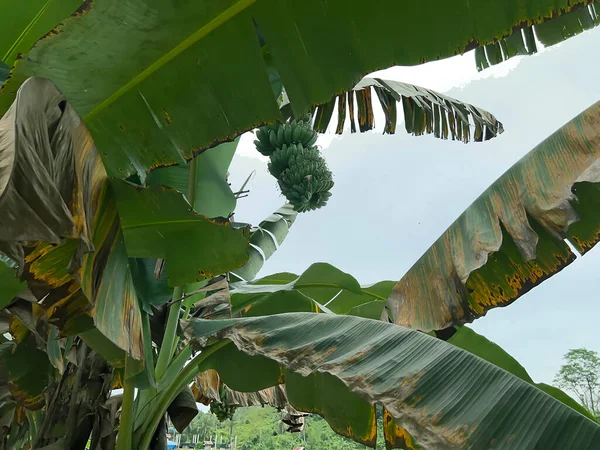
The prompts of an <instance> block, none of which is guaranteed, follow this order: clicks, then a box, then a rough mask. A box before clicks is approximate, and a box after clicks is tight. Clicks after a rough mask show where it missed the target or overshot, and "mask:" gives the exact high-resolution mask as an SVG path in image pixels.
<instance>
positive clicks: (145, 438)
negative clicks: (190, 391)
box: [117, 340, 230, 450]
mask: <svg viewBox="0 0 600 450" xmlns="http://www.w3.org/2000/svg"><path fill="white" fill-rule="evenodd" d="M229 343H230V341H228V340H222V341H219V342H217V343H216V344H214V345H211V346H210V347H208V348H206V349H204V350H202V352H201V353H199V354H198V355H196V356H195V357H194V358H193V359H192V360H191V361H190V363H189V364H188V365H187V366H185V367H184V368H183V370H182V371H181V372H179V375H177V377H176V378H175V379H174V380H173V382H172V383H171V384H170V386H169V387H168V388H166V389H165V390H164V391H163V392H162V393H160V394H159V398H158V401H157V403H156V406H155V407H154V408H153V410H152V412H151V413H150V414H149V416H148V417H149V419H150V422H149V423H148V424H147V425H146V427H145V429H144V433H143V435H142V441H141V444H140V446H139V447H138V448H139V449H140V450H147V449H148V448H149V446H150V441H151V440H152V436H154V432H155V431H156V427H157V426H158V424H159V423H160V419H161V417H162V416H163V415H164V414H165V412H166V411H167V408H168V407H169V405H170V404H171V402H172V401H173V400H174V399H175V397H177V395H178V394H179V393H180V392H181V390H182V389H183V388H184V387H185V386H186V384H187V383H189V381H190V379H191V378H192V377H193V376H194V375H195V372H196V371H197V370H198V366H199V365H200V363H202V362H203V361H204V360H205V359H206V358H208V357H209V356H210V355H212V354H213V353H214V352H216V351H217V350H219V349H221V348H222V347H224V346H225V345H227V344H229ZM117 450H120V449H117Z"/></svg>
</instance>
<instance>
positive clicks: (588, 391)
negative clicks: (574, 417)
mask: <svg viewBox="0 0 600 450" xmlns="http://www.w3.org/2000/svg"><path fill="white" fill-rule="evenodd" d="M563 358H564V360H565V364H564V365H562V366H561V368H560V370H559V371H558V373H557V374H556V376H555V377H554V383H556V385H558V386H559V387H561V388H562V389H567V390H569V391H571V392H573V393H574V394H576V395H577V397H578V398H579V401H580V402H581V403H582V404H583V406H585V407H586V408H587V409H588V410H589V411H590V412H592V414H595V415H596V416H600V356H598V353H597V352H595V351H592V350H587V349H585V348H577V349H572V350H569V351H568V352H567V353H566V354H565V355H564V357H563Z"/></svg>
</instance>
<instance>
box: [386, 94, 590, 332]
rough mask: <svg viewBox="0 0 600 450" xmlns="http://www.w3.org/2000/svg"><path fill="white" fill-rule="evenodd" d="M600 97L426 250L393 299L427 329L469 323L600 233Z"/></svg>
mask: <svg viewBox="0 0 600 450" xmlns="http://www.w3.org/2000/svg"><path fill="white" fill-rule="evenodd" d="M599 157H600V102H598V103H596V104H594V105H592V106H591V107H589V108H588V109H587V110H585V111H583V112H582V113H581V114H579V115H578V116H577V117H575V118H574V119H572V120H571V121H570V122H568V123H567V124H566V125H564V126H563V127H562V128H560V129H559V130H558V131H556V132H555V133H553V134H552V135H551V136H549V137H548V138H547V139H546V140H544V141H543V142H542V143H541V144H539V145H538V146H537V147H536V148H535V149H533V150H532V151H531V152H529V154H527V155H526V156H525V157H523V158H522V159H521V160H520V161H518V162H517V163H516V164H515V165H514V166H512V167H511V168H510V169H509V170H508V171H507V172H506V173H504V175H502V176H501V177H500V178H499V179H498V180H497V181H496V182H494V183H493V184H492V185H491V186H490V187H489V188H488V189H487V190H486V191H485V192H484V193H483V194H482V195H481V196H480V197H479V198H478V199H477V200H475V202H474V203H473V204H472V205H471V206H469V208H467V210H466V211H465V212H463V213H462V214H461V216H460V217H459V218H458V219H457V220H456V221H455V222H454V223H453V224H452V225H451V226H450V227H449V228H448V229H447V230H446V231H445V232H444V234H443V235H442V236H441V237H440V238H439V239H438V240H437V241H436V242H435V243H434V244H433V245H432V247H431V248H430V249H429V250H427V252H425V254H424V255H423V256H422V257H421V258H420V259H419V260H418V261H417V262H416V263H415V265H413V266H412V267H411V268H410V270H409V271H408V272H407V273H406V275H404V276H403V277H402V279H401V280H400V281H399V282H398V283H397V285H396V286H395V287H394V290H393V292H392V294H391V295H390V297H389V298H388V300H387V304H386V308H387V309H388V311H389V313H390V315H391V318H392V320H393V321H394V322H395V323H397V324H399V325H404V326H408V327H411V328H416V329H419V330H422V331H431V330H439V329H443V328H447V327H449V326H451V325H460V324H464V323H466V322H471V321H473V320H474V319H476V318H477V317H480V316H482V315H484V314H485V313H486V311H488V310H489V309H491V308H495V307H498V306H505V305H508V304H510V303H512V302H513V301H514V300H516V299H517V298H518V297H520V296H521V295H523V294H524V293H526V292H527V291H529V290H530V289H532V288H533V287H535V286H536V285H538V284H539V283H541V282H542V281H544V280H545V279H546V278H548V277H550V276H552V275H553V274H555V273H557V272H559V271H560V270H561V269H563V268H564V267H565V266H567V265H568V264H570V263H571V262H573V261H574V260H575V254H574V253H573V252H572V251H571V250H570V248H569V246H568V245H567V244H566V243H565V242H564V241H563V239H565V238H566V239H568V240H569V242H570V243H571V244H572V245H573V247H574V248H575V249H576V250H577V251H578V252H580V253H585V252H587V251H588V250H590V249H591V248H592V247H593V246H594V245H595V244H596V242H597V241H598V238H599V236H600V233H599V231H598V230H599V228H600V214H599V211H600V210H599V208H598V201H599V200H598V199H600V195H599V189H600V185H599V184H598V182H599V181H600V179H599V178H598V174H599V172H598V164H599V163H600V160H599Z"/></svg>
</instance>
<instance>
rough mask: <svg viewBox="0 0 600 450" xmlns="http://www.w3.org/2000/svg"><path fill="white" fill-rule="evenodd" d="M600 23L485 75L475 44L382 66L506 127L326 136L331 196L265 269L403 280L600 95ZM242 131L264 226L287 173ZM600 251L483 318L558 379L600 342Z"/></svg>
mask: <svg viewBox="0 0 600 450" xmlns="http://www.w3.org/2000/svg"><path fill="white" fill-rule="evenodd" d="M598 44H600V30H599V29H597V30H593V31H589V32H587V33H584V34H583V35H581V36H578V37H576V38H572V39H570V40H569V41H567V42H565V43H563V44H561V45H559V46H555V47H552V48H550V49H546V50H544V51H543V52H542V53H540V54H538V55H535V56H530V57H522V58H515V59H513V60H510V61H508V62H506V63H503V64H501V65H500V66H497V67H494V68H492V69H490V70H487V71H484V72H482V73H479V74H478V73H477V71H476V70H475V63H474V56H473V54H472V53H469V54H467V55H464V56H461V57H456V58H451V59H449V60H444V61H440V62H436V63H430V64H426V65H423V66H418V67H414V68H393V69H388V70H386V71H384V72H379V73H378V74H377V75H378V76H379V77H381V78H388V79H395V80H398V81H405V82H410V83H414V84H418V85H421V86H425V87H428V88H431V89H436V90H438V91H442V92H445V93H446V94H447V95H449V96H451V97H455V98H458V99H460V100H463V101H466V102H470V103H473V104H474V105H476V106H479V107H481V108H484V109H486V110H488V111H490V112H492V113H493V114H495V115H496V117H497V118H498V119H499V120H500V121H502V122H503V124H504V128H505V130H506V131H505V132H504V134H502V135H501V136H500V137H498V138H496V139H494V140H492V141H489V142H485V143H470V144H468V145H465V144H462V143H458V142H453V141H442V140H438V139H434V138H433V137H430V136H422V137H413V136H409V135H407V134H406V133H405V132H404V131H403V125H402V124H399V127H398V128H399V129H400V130H401V132H400V133H398V134H397V135H394V136H388V135H386V136H383V135H381V130H382V125H383V124H382V123H381V121H379V130H378V131H375V132H369V133H365V134H350V133H347V134H345V135H343V136H342V137H333V136H324V138H321V139H320V140H319V143H320V144H321V145H322V147H323V149H322V150H323V154H324V155H325V157H326V159H327V162H328V165H329V167H330V169H331V170H332V172H333V174H334V181H335V187H334V188H333V191H332V193H333V195H332V197H331V200H330V202H329V204H328V205H327V206H326V207H325V208H322V209H320V210H318V211H314V212H310V213H307V214H302V215H300V217H299V218H298V219H297V221H296V223H295V224H294V226H293V227H292V229H291V232H290V234H289V235H288V237H287V239H286V241H285V242H284V244H283V245H282V247H281V248H280V249H279V250H278V251H277V252H276V253H275V254H274V255H273V257H272V258H271V259H270V260H269V261H268V262H267V264H265V267H264V268H263V270H262V272H261V273H260V274H259V276H264V275H267V274H270V273H275V272H281V271H289V272H295V273H301V272H302V271H304V270H305V269H306V268H307V267H308V266H309V265H310V264H312V263H313V262H317V261H324V262H328V263H331V264H333V265H334V266H336V267H338V268H340V269H341V270H344V271H346V272H349V273H351V274H352V275H354V276H355V277H356V278H357V279H358V280H359V282H360V283H361V284H368V283H372V282H376V281H380V280H384V279H390V280H399V279H400V278H401V277H402V275H404V273H406V271H407V270H408V269H409V268H410V267H411V266H412V265H413V263H414V262H415V261H417V259H418V258H419V257H420V256H421V255H422V254H423V253H424V252H425V251H426V250H427V248H428V247H429V246H430V245H431V244H432V243H433V242H434V241H435V240H436V239H437V238H438V237H439V235H440V234H441V233H442V232H443V231H444V230H445V229H446V228H447V227H448V226H449V225H450V224H451V223H452V222H453V221H454V220H455V219H456V218H457V217H458V216H459V215H460V213H461V212H462V211H463V210H464V209H465V208H466V207H467V206H469V204H470V203H471V202H472V201H473V200H475V198H476V197H477V196H478V195H479V194H480V193H481V192H482V191H483V190H484V189H485V188H487V187H488V186H489V185H490V184H491V183H492V182H493V181H494V180H495V179H496V178H497V177H499V176H500V175H501V174H502V173H503V172H504V171H505V170H506V169H508V168H509V167H510V166H511V165H512V164H513V163H515V162H516V161H517V160H518V159H519V158H520V157H522V156H523V155H525V154H526V153H527V152H528V151H529V150H530V149H532V148H533V147H534V146H535V145H536V144H538V143H539V142H540V141H542V140H543V139H544V138H545V137H546V136H548V135H549V134H550V133H552V132H553V131H555V130H556V129H557V128H559V127H560V126H561V125H563V124H564V123H565V122H567V121H568V120H570V119H571V118H572V117H573V116H575V115H577V114H578V113H579V112H581V111H582V110H583V109H585V108H586V107H588V106H590V105H591V104H593V103H594V102H595V101H597V100H600V83H598V74H599V73H600V59H599V58H598ZM251 141H252V138H250V137H245V138H243V140H242V145H241V148H240V149H239V150H240V151H238V152H237V154H236V157H235V159H234V161H233V164H232V166H231V169H230V171H231V177H230V181H231V182H232V186H233V187H234V188H238V187H239V186H240V185H241V184H242V182H243V181H244V179H245V178H246V177H247V176H248V174H249V173H250V172H251V171H252V170H256V176H255V177H254V178H253V179H252V181H251V182H250V184H249V188H250V191H251V192H250V196H249V197H248V198H244V199H241V200H239V202H238V207H237V209H236V221H243V222H249V223H253V224H257V223H258V222H260V221H261V220H262V219H263V218H264V217H266V216H268V215H269V214H270V213H272V212H273V211H275V210H276V209H277V208H278V207H279V206H281V205H282V204H283V203H284V202H285V199H284V198H283V197H281V196H280V195H279V192H278V190H277V186H276V181H275V179H274V178H273V177H271V176H270V175H269V174H268V172H267V170H266V163H265V162H264V160H261V159H260V158H259V157H260V155H259V154H258V152H256V151H255V150H254V148H253V146H252V144H251ZM599 263H600V250H598V249H594V250H592V251H591V252H589V253H588V254H587V255H586V256H585V257H583V258H579V259H578V260H577V261H575V262H574V263H573V264H571V266H569V267H567V268H566V269H564V270H563V271H562V273H560V274H558V275H556V276H554V277H552V278H551V279H549V280H547V281H546V282H545V283H543V284H542V285H541V286H539V287H537V288H535V289H533V290H532V291H531V292H530V293H528V294H526V295H525V296H523V297H521V298H520V299H519V300H517V301H516V302H515V303H514V304H512V305H510V306H509V307H506V308H496V309H494V310H492V311H491V312H489V313H488V314H487V316H485V317H483V318H481V319H479V320H477V321H476V322H475V323H474V324H473V327H474V328H475V330H476V331H477V332H479V333H481V334H483V335H484V336H486V337H488V338H489V339H491V340H493V341H495V342H496V343H498V344H499V345H501V346H502V347H503V348H504V349H505V350H506V351H508V352H509V353H511V354H512V355H513V356H514V357H516V358H517V359H518V360H519V361H520V362H521V363H522V364H523V365H524V366H525V368H526V369H527V370H528V371H529V373H530V375H531V376H532V377H533V378H534V380H536V381H542V382H547V383H549V382H551V381H552V378H553V376H554V374H555V373H556V372H557V370H558V369H559V367H560V364H561V359H562V356H563V354H564V353H566V352H567V351H568V350H569V349H571V348H578V347H587V348H589V349H593V350H596V351H600V339H598V331H597V330H598V321H599V318H600V305H599V303H598V296H599V292H600V276H599V275H598V273H599V270H598V269H599V267H600V265H599Z"/></svg>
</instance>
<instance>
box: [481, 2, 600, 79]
mask: <svg viewBox="0 0 600 450" xmlns="http://www.w3.org/2000/svg"><path fill="white" fill-rule="evenodd" d="M598 24H600V17H599V16H598V8H597V6H596V4H595V3H594V2H593V1H592V2H586V3H581V4H575V5H572V7H571V9H570V10H569V11H568V12H565V13H564V14H561V15H555V14H552V15H551V16H550V17H546V18H544V19H543V20H542V22H541V23H536V24H535V25H532V24H525V26H521V27H515V28H514V29H513V30H512V31H511V33H510V34H508V35H506V36H504V37H503V38H501V39H499V40H497V41H495V42H492V43H489V44H486V45H484V46H481V47H477V48H476V49H475V62H476V65H477V70H483V69H486V68H488V67H490V66H494V65H496V64H499V63H501V62H503V61H506V60H508V59H510V58H512V57H513V56H517V55H532V54H534V53H537V51H538V48H537V47H538V46H537V44H536V37H537V40H538V41H539V42H540V43H541V44H542V45H544V47H549V46H551V45H554V44H558V43H559V42H563V41H565V40H567V39H569V38H571V37H573V36H577V35H578V34H581V33H583V32H584V31H586V30H590V29H592V28H594V27H596V26H598ZM534 33H535V34H534Z"/></svg>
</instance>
